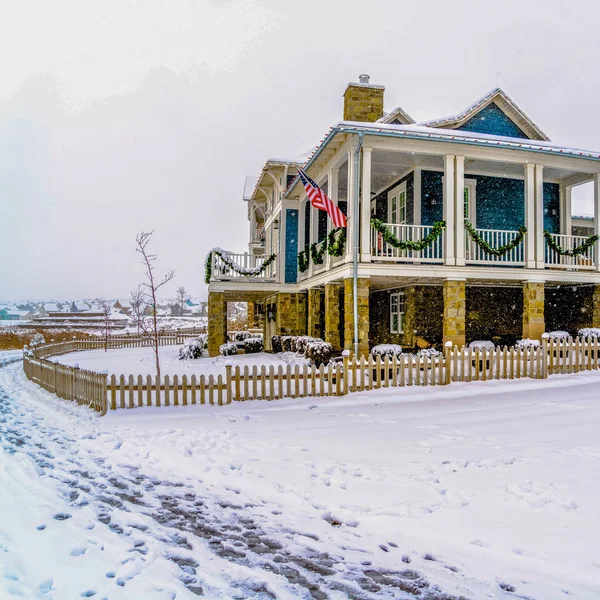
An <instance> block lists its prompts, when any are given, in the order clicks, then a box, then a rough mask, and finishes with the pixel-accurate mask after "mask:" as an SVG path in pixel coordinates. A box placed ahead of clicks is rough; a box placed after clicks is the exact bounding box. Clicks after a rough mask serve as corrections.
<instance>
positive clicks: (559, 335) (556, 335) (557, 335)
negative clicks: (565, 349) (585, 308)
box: [542, 331, 569, 340]
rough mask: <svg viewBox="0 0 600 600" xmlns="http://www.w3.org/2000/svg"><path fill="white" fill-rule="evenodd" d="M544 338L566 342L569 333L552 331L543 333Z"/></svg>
mask: <svg viewBox="0 0 600 600" xmlns="http://www.w3.org/2000/svg"><path fill="white" fill-rule="evenodd" d="M542 337H543V338H547V339H551V340H565V339H567V338H568V337H569V332H568V331H550V332H548V333H542Z"/></svg>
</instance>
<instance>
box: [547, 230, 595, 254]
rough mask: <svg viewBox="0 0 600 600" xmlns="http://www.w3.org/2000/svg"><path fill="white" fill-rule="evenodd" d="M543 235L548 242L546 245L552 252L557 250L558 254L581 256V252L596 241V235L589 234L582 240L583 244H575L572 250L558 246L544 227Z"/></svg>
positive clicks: (584, 251) (583, 252)
mask: <svg viewBox="0 0 600 600" xmlns="http://www.w3.org/2000/svg"><path fill="white" fill-rule="evenodd" d="M544 237H545V238H546V242H547V243H548V246H549V247H550V248H551V249H552V250H554V252H557V253H558V254H560V255H562V256H581V255H582V254H585V253H586V252H587V251H588V250H589V249H590V248H591V247H592V246H593V245H594V244H595V243H596V242H597V241H598V236H597V235H590V237H589V238H587V239H586V240H585V242H583V244H580V245H579V246H577V247H576V248H573V249H572V250H565V249H564V248H563V247H562V246H559V245H558V244H557V243H556V242H555V241H554V238H553V237H552V234H551V233H550V232H549V231H547V230H546V229H544Z"/></svg>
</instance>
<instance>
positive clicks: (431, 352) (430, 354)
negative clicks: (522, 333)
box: [419, 348, 442, 358]
mask: <svg viewBox="0 0 600 600" xmlns="http://www.w3.org/2000/svg"><path fill="white" fill-rule="evenodd" d="M441 354H442V353H441V352H440V351H439V350H436V349H435V348H421V349H420V350H419V356H423V357H427V358H437V357H438V356H441Z"/></svg>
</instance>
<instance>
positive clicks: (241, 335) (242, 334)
mask: <svg viewBox="0 0 600 600" xmlns="http://www.w3.org/2000/svg"><path fill="white" fill-rule="evenodd" d="M251 335H252V334H251V333H250V332H249V331H236V332H235V333H234V335H233V341H234V342H243V341H244V340H245V339H246V338H249V337H250V336H251Z"/></svg>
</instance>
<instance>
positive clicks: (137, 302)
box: [129, 285, 146, 335]
mask: <svg viewBox="0 0 600 600" xmlns="http://www.w3.org/2000/svg"><path fill="white" fill-rule="evenodd" d="M129 303H130V304H131V314H130V317H131V319H132V320H133V322H134V323H135V325H136V327H137V334H138V335H140V334H141V332H142V324H143V322H144V312H145V310H146V304H145V303H144V293H143V288H142V286H141V285H138V286H137V287H136V288H135V289H133V290H131V292H129Z"/></svg>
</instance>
